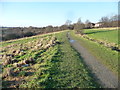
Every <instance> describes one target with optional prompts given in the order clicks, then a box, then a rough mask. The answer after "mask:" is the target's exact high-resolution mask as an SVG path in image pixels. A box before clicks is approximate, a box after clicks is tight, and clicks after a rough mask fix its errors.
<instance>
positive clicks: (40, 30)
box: [0, 15, 120, 41]
mask: <svg viewBox="0 0 120 90" xmlns="http://www.w3.org/2000/svg"><path fill="white" fill-rule="evenodd" d="M97 24H99V27H118V25H120V15H113V16H111V17H108V16H104V17H102V18H101V19H100V20H99V22H98V23H97ZM90 28H95V23H91V22H90V21H89V20H86V21H85V22H84V23H83V22H82V21H81V18H79V19H78V21H77V22H76V23H73V24H72V21H71V20H67V21H66V22H65V24H63V25H61V26H52V25H49V26H46V27H32V26H30V27H8V28H2V29H0V30H1V33H2V34H1V35H0V38H1V41H5V40H11V39H17V38H23V37H29V36H33V35H38V34H46V33H50V32H57V31H63V30H67V29H69V30H75V31H76V33H80V34H83V32H82V31H83V30H82V29H90Z"/></svg>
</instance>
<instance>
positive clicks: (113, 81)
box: [67, 33, 118, 88]
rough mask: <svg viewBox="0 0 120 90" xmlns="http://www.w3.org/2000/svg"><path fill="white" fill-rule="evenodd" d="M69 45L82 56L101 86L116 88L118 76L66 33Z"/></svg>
mask: <svg viewBox="0 0 120 90" xmlns="http://www.w3.org/2000/svg"><path fill="white" fill-rule="evenodd" d="M67 37H68V39H69V41H70V43H71V45H72V46H73V48H75V49H76V50H77V51H78V52H79V53H80V55H81V57H82V58H83V60H84V62H85V63H86V65H87V66H88V67H89V69H90V70H91V71H92V73H93V75H94V77H95V78H96V80H97V81H98V82H99V83H100V84H101V85H102V87H103V88H117V87H118V78H117V76H115V75H114V73H113V72H111V71H110V70H109V69H108V68H107V67H106V66H104V65H103V64H102V63H100V62H99V61H98V60H96V58H95V57H94V56H93V55H91V53H89V52H88V50H87V49H86V48H84V47H83V46H82V45H81V44H80V43H79V42H78V41H77V40H73V39H72V37H71V36H70V35H69V33H68V35H67Z"/></svg>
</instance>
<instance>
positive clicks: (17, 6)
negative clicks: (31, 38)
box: [0, 2, 118, 27]
mask: <svg viewBox="0 0 120 90" xmlns="http://www.w3.org/2000/svg"><path fill="white" fill-rule="evenodd" d="M0 6H1V7H2V9H0V12H2V15H0V19H1V24H0V26H4V27H29V26H33V27H45V26H49V25H52V26H60V25H63V24H64V23H65V22H66V20H71V21H72V23H76V22H77V20H78V18H81V20H82V22H85V21H86V20H87V19H88V20H90V21H91V22H92V23H97V22H99V20H100V18H101V17H103V16H108V17H110V16H112V15H115V14H118V2H0ZM101 6H102V7H101Z"/></svg>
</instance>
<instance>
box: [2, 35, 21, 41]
mask: <svg viewBox="0 0 120 90" xmlns="http://www.w3.org/2000/svg"><path fill="white" fill-rule="evenodd" d="M17 38H20V36H19V35H17V34H7V35H6V36H5V37H3V39H4V40H10V39H17Z"/></svg>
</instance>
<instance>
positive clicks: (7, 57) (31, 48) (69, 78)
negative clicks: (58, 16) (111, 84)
mask: <svg viewBox="0 0 120 90" xmlns="http://www.w3.org/2000/svg"><path fill="white" fill-rule="evenodd" d="M66 33H67V31H65V32H60V33H56V34H49V35H42V36H39V35H38V36H36V37H30V38H25V39H20V40H15V41H14V40H13V41H10V42H9V41H8V42H3V43H2V49H1V56H2V57H1V58H2V60H3V64H4V65H3V76H2V78H3V87H4V88H5V87H11V88H74V87H77V88H79V87H80V88H99V87H100V85H99V84H98V83H97V82H96V81H95V80H94V78H93V77H92V74H91V73H90V71H89V69H88V68H87V67H86V65H85V64H84V63H83V61H82V58H81V57H80V55H79V54H78V53H77V52H76V51H75V50H74V49H73V48H72V47H71V46H70V43H69V42H68V40H67V37H66Z"/></svg>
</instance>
